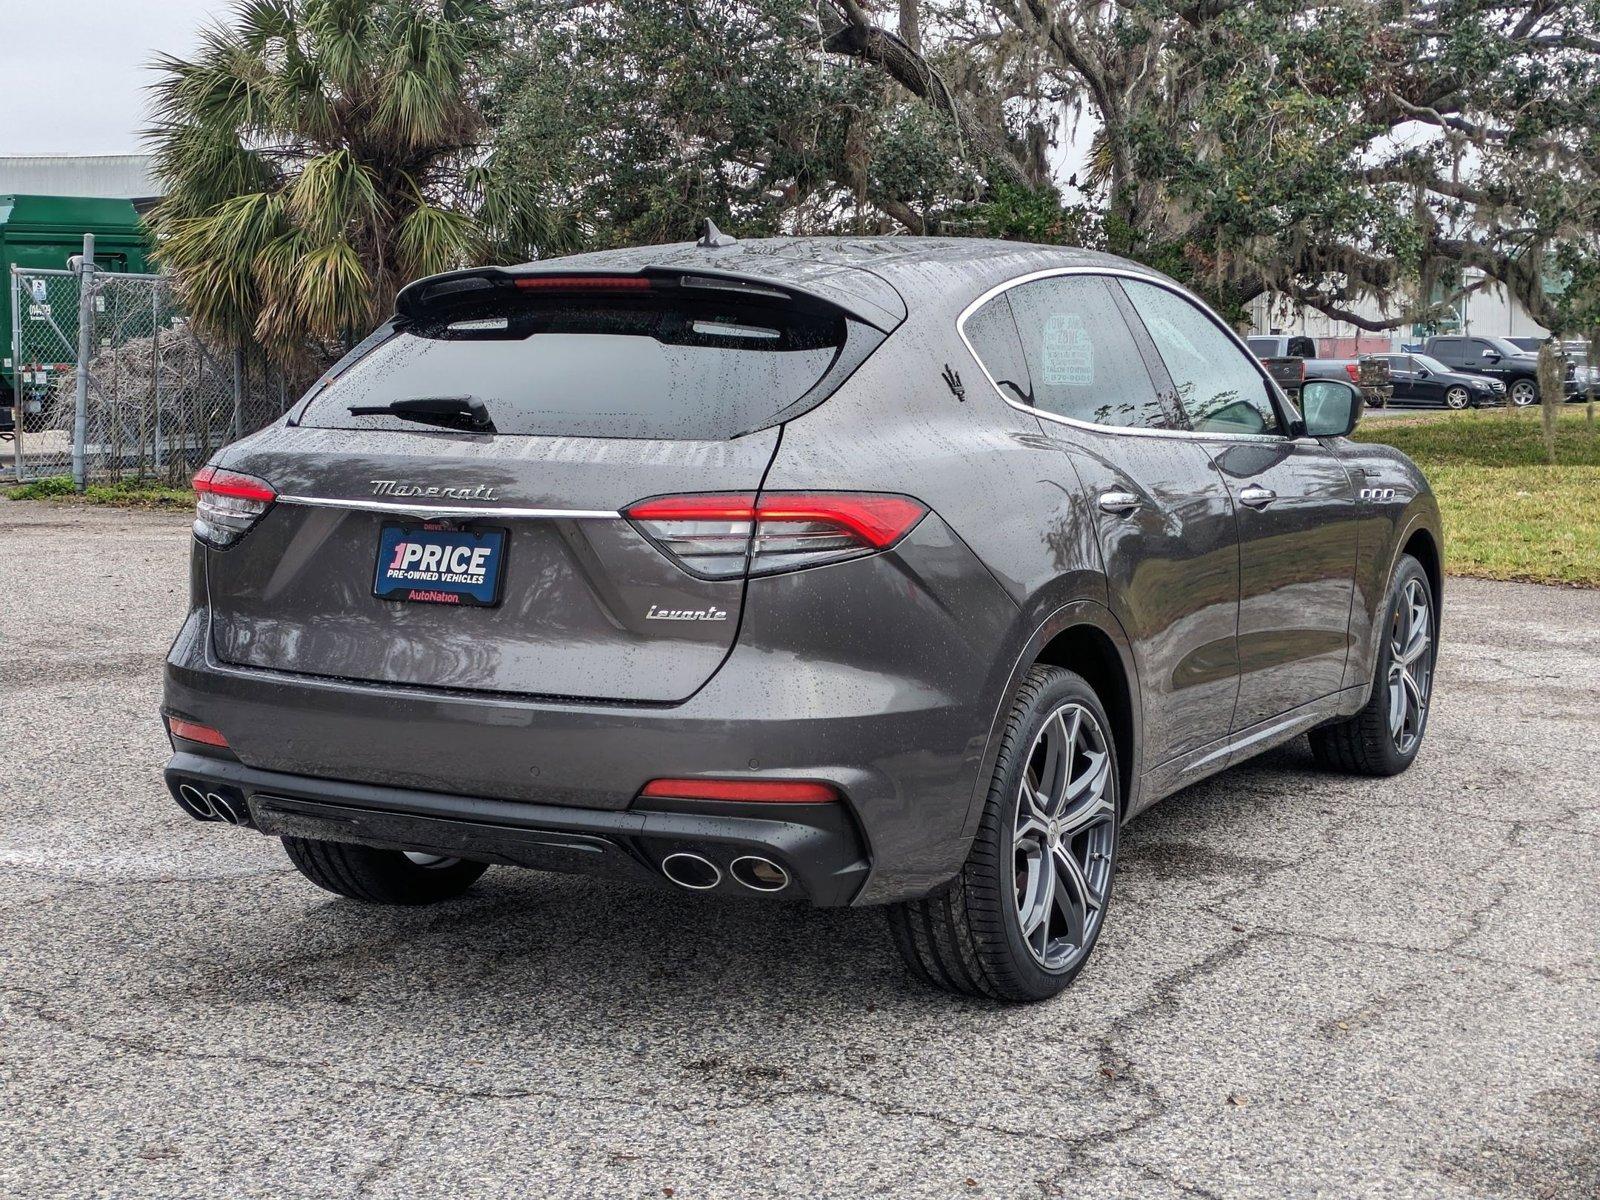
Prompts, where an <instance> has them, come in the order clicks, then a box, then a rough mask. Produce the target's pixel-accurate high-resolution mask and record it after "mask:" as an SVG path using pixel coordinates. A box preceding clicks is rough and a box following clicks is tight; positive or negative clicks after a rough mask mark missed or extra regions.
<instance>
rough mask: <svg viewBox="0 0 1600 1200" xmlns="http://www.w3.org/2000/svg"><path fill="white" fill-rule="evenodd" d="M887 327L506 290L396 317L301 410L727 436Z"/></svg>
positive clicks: (352, 420) (802, 315)
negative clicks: (473, 406)
mask: <svg viewBox="0 0 1600 1200" xmlns="http://www.w3.org/2000/svg"><path fill="white" fill-rule="evenodd" d="M879 337H880V335H878V334H877V333H876V331H875V330H871V329H870V328H868V327H866V326H863V325H859V324H858V323H856V322H854V321H852V320H850V319H849V318H847V317H845V316H843V315H842V314H838V313H836V312H829V311H824V310H820V309H817V308H811V307H801V306H798V305H793V304H786V303H781V302H779V303H760V302H753V301H748V300H743V299H740V300H727V301H725V300H721V299H718V298H700V297H693V296H684V295H681V294H670V295H665V296H652V295H649V294H639V295H631V294H630V295H616V296H584V295H579V296H549V297H537V298H532V297H530V298H523V297H508V298H504V299H500V300H497V301H487V302H484V303H481V304H479V305H477V306H475V307H473V308H470V309H460V308H458V309H456V310H453V311H452V312H451V313H450V315H449V316H448V317H447V318H446V317H441V318H439V319H438V320H435V321H425V320H424V321H416V320H414V321H402V322H400V323H398V324H397V325H396V327H395V329H394V332H393V333H392V335H391V336H389V337H387V338H386V339H383V340H382V341H380V342H379V343H378V344H377V345H375V346H374V347H373V348H372V349H370V350H369V351H368V352H367V353H366V354H365V356H363V357H361V358H360V359H359V360H358V361H356V362H354V363H353V364H351V365H350V366H348V367H346V368H345V369H344V370H343V371H341V372H340V373H339V374H338V375H337V376H336V377H334V378H333V379H332V380H331V381H330V382H329V383H328V384H327V386H326V387H324V388H323V389H322V390H321V391H320V392H318V393H316V394H315V395H314V396H313V398H312V399H311V401H310V403H309V404H308V405H307V407H306V409H305V411H304V412H303V413H302V414H301V416H300V420H299V423H300V424H302V425H307V426H313V427H319V428H329V429H386V430H398V429H406V430H413V431H414V430H419V429H427V428H429V426H428V425H425V424H417V423H414V422H412V421H408V420H405V419H403V418H400V417H397V416H394V415H391V414H388V413H379V414H368V415H355V414H352V413H351V412H350V409H352V408H370V407H381V406H383V405H386V404H389V403H392V402H394V401H399V400H427V399H446V400H449V399H462V400H465V399H471V400H474V401H481V402H482V404H483V406H484V408H486V409H487V411H488V416H489V419H490V420H491V421H492V422H493V425H494V429H495V431H496V432H498V433H501V434H524V435H544V436H572V437H614V438H649V439H671V440H689V441H700V440H722V439H726V438H729V437H733V436H736V435H738V434H740V433H746V432H749V431H751V430H754V429H760V428H764V427H765V426H767V425H770V424H772V423H773V422H774V421H775V420H777V419H779V418H780V414H785V415H792V414H786V412H785V410H789V409H791V408H792V407H793V406H795V405H796V402H797V401H800V400H801V399H802V398H803V397H807V395H808V393H811V392H813V390H814V389H817V388H818V385H819V384H820V383H822V381H823V380H824V378H825V377H826V376H828V375H829V372H830V370H832V369H833V368H834V367H835V366H836V364H839V363H840V360H841V356H842V354H843V352H844V350H845V347H846V344H847V342H849V341H852V339H855V340H856V341H857V343H858V346H859V343H860V342H861V341H866V342H873V341H874V340H875V339H878V338H879ZM853 357H854V358H855V359H856V360H857V361H858V360H859V354H858V355H855V356H853ZM817 398H820V397H817Z"/></svg>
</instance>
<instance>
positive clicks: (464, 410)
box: [349, 396, 495, 433]
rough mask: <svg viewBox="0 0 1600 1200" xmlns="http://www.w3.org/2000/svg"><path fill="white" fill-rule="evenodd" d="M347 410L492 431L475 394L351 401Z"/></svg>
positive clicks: (481, 404)
mask: <svg viewBox="0 0 1600 1200" xmlns="http://www.w3.org/2000/svg"><path fill="white" fill-rule="evenodd" d="M349 412H350V415H351V416H352V417H399V418H400V419H401V420H402V421H420V422H421V423H422V424H424V425H442V426H444V427H445V428H446V429H467V430H471V431H473V432H474V433H494V432H495V427H494V421H493V420H491V419H490V417H489V410H488V408H487V407H485V405H484V403H483V401H482V400H479V399H478V398H477V397H476V396H418V397H417V398H416V399H414V400H391V401H389V403H387V404H352V405H350V406H349Z"/></svg>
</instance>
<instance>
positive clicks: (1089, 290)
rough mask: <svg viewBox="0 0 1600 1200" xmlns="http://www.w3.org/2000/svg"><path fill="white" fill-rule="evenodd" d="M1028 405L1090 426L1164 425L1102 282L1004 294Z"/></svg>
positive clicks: (1079, 279)
mask: <svg viewBox="0 0 1600 1200" xmlns="http://www.w3.org/2000/svg"><path fill="white" fill-rule="evenodd" d="M1006 296H1007V297H1008V298H1009V299H1010V301H1011V311H1012V313H1013V315H1014V316H1015V318H1016V322H1017V333H1018V334H1019V335H1020V337H1021V339H1022V353H1023V357H1024V359H1025V360H1026V361H1027V364H1028V371H1029V375H1030V378H1031V380H1032V385H1033V403H1034V405H1035V407H1037V408H1039V409H1041V410H1042V411H1044V412H1048V413H1054V414H1055V415H1056V416H1060V417H1070V418H1072V419H1073V420H1075V421H1083V422H1086V423H1088V424H1092V425H1109V426H1117V427H1122V428H1129V427H1133V428H1146V429H1162V428H1166V427H1168V425H1169V424H1170V422H1169V421H1168V419H1167V412H1166V409H1165V407H1164V406H1163V405H1162V403H1161V398H1160V396H1159V395H1158V394H1157V392H1156V387H1155V384H1154V383H1152V382H1151V379H1150V373H1149V372H1148V371H1147V370H1145V366H1144V358H1143V356H1142V355H1140V353H1139V346H1138V343H1137V342H1135V341H1134V339H1133V333H1132V331H1131V330H1129V328H1128V326H1127V322H1125V321H1124V320H1123V319H1122V313H1121V310H1120V309H1119V308H1118V307H1117V302H1116V300H1115V299H1114V298H1113V296H1112V293H1111V290H1110V287H1109V286H1108V285H1107V283H1106V281H1105V280H1103V279H1100V278H1098V277H1096V276H1093V275H1061V276H1055V277H1051V278H1046V279H1037V280H1035V281H1034V282H1032V283H1024V284H1020V285H1018V286H1017V287H1014V288H1012V289H1011V290H1010V291H1008V292H1007V293H1006Z"/></svg>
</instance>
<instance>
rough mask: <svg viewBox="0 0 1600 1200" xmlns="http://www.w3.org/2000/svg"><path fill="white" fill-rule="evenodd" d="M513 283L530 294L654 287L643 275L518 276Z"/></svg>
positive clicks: (645, 289) (632, 290) (625, 290)
mask: <svg viewBox="0 0 1600 1200" xmlns="http://www.w3.org/2000/svg"><path fill="white" fill-rule="evenodd" d="M513 282H514V283H515V284H516V286H517V287H519V288H523V289H524V290H526V291H530V292H643V291H648V290H649V289H650V288H652V287H654V286H655V284H654V282H653V281H652V280H650V279H649V278H647V277H646V276H643V275H519V276H517V278H516V279H515V280H514V281H513Z"/></svg>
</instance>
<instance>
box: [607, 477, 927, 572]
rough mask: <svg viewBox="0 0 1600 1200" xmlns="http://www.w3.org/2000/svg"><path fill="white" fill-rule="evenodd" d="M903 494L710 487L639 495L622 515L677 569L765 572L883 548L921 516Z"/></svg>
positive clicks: (923, 508)
mask: <svg viewBox="0 0 1600 1200" xmlns="http://www.w3.org/2000/svg"><path fill="white" fill-rule="evenodd" d="M927 512H928V509H927V506H926V505H924V504H922V503H921V502H920V501H917V500H913V499H911V497H909V496H897V495H882V494H876V493H869V492H763V493H761V495H760V496H759V497H756V496H752V495H750V494H749V493H747V492H711V493H706V494H702V495H686V496H659V497H656V498H654V499H651V500H641V501H639V503H637V504H634V505H632V506H631V507H629V508H628V509H627V510H626V512H625V513H624V515H625V516H626V517H627V518H628V520H630V521H632V522H633V524H634V526H635V527H636V528H637V529H638V530H639V531H640V532H641V533H643V534H644V535H645V536H646V537H648V538H649V539H650V540H651V541H652V542H654V543H655V544H656V545H657V546H658V547H660V548H661V549H662V550H663V551H665V552H666V553H667V554H668V555H669V556H670V557H672V558H673V559H674V560H676V561H677V562H678V563H679V564H680V565H681V566H682V567H684V569H685V570H688V571H691V572H693V573H694V574H696V575H701V576H705V577H708V578H712V579H728V578H733V577H736V576H738V575H740V574H743V573H745V572H746V571H747V570H748V573H749V574H751V575H772V574H776V573H778V572H780V571H793V570H798V569H799V568H801V567H815V566H821V565H823V564H824V563H830V562H840V561H843V560H844V559H849V558H859V557H861V556H863V555H867V554H874V553H876V552H877V551H879V550H887V549H888V548H889V547H890V546H893V545H894V544H895V543H896V542H898V541H899V540H900V539H901V538H903V537H904V536H905V535H906V534H907V533H908V532H910V530H911V528H912V527H913V526H914V525H916V523H917V522H918V521H920V520H921V519H922V518H923V517H924V516H926V515H927Z"/></svg>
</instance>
